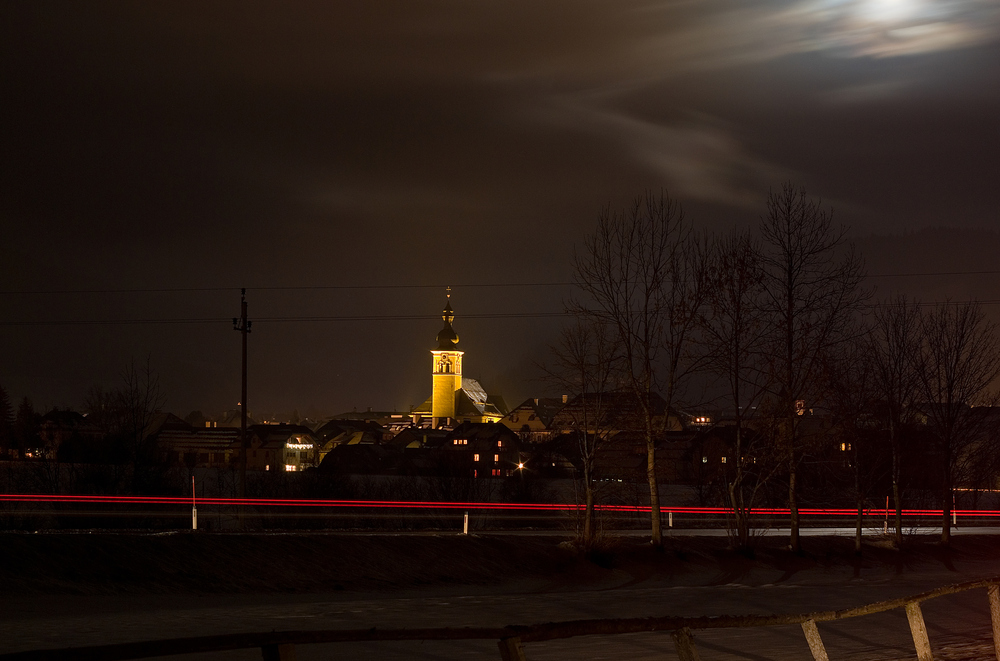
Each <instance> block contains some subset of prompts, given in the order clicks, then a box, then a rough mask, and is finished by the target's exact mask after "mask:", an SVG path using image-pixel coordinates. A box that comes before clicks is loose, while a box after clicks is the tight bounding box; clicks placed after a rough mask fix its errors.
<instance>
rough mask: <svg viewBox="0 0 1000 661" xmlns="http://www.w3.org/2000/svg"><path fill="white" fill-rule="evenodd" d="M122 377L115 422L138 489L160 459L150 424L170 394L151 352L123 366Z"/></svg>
mask: <svg viewBox="0 0 1000 661" xmlns="http://www.w3.org/2000/svg"><path fill="white" fill-rule="evenodd" d="M121 379H122V384H121V386H120V387H119V388H118V389H116V390H115V391H114V393H113V395H112V397H113V405H112V407H113V411H114V420H115V421H114V423H113V424H114V427H115V430H116V432H117V435H118V437H119V438H120V439H121V441H122V444H123V446H124V447H123V449H124V450H125V452H126V453H127V456H128V461H129V463H130V464H131V465H132V491H133V492H134V493H138V492H140V491H142V490H143V488H144V487H145V486H146V485H147V483H148V482H149V477H150V475H149V474H148V473H149V470H150V469H151V468H152V466H153V464H155V462H156V457H155V456H154V451H155V448H154V447H152V446H151V444H150V442H149V427H150V424H151V423H152V422H153V418H154V417H155V416H156V414H157V413H159V411H160V409H161V408H162V407H163V404H164V402H165V401H166V397H165V395H164V394H163V391H162V390H161V388H160V378H159V375H158V374H157V373H156V372H155V371H154V370H153V368H152V365H151V362H150V359H149V357H148V356H147V358H146V363H145V365H142V366H139V365H137V364H136V362H135V360H134V359H133V360H130V361H129V363H128V364H127V365H126V366H125V367H124V368H123V369H122V373H121Z"/></svg>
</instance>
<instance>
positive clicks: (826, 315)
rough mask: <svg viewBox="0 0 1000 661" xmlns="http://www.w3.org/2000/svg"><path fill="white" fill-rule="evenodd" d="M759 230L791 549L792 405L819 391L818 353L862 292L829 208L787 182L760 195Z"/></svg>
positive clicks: (859, 265)
mask: <svg viewBox="0 0 1000 661" xmlns="http://www.w3.org/2000/svg"><path fill="white" fill-rule="evenodd" d="M759 231H760V236H761V241H762V253H761V259H762V264H763V273H764V277H763V283H764V291H765V306H766V309H767V312H768V316H769V317H770V323H771V328H772V334H771V337H770V355H771V356H772V357H773V362H772V365H771V376H772V383H773V384H774V388H773V395H774V396H775V398H776V399H777V403H778V406H779V409H780V411H781V414H780V417H781V419H782V420H783V421H784V422H783V429H782V433H781V439H782V444H783V448H784V451H785V455H786V460H787V472H788V507H789V510H791V515H790V529H791V533H790V537H789V547H790V548H791V549H792V550H793V551H795V552H799V551H800V550H801V544H800V542H799V506H798V484H797V479H798V464H799V461H800V459H801V456H802V448H801V447H800V443H801V441H802V438H801V436H800V434H799V432H798V415H797V407H796V402H798V401H815V400H816V399H817V398H818V397H819V396H820V394H821V388H820V385H821V379H819V378H818V377H819V375H820V372H821V359H822V356H823V354H824V352H826V351H828V350H829V349H830V348H831V347H833V346H835V345H837V344H838V343H840V342H843V341H844V339H845V337H846V336H847V333H846V331H847V329H848V328H849V322H850V320H851V318H852V317H853V315H854V314H855V312H856V311H857V309H858V307H859V305H860V303H861V302H863V301H864V299H865V298H866V297H867V292H865V291H864V290H863V289H862V288H861V280H862V278H863V277H864V263H863V260H862V259H861V257H860V256H859V255H858V254H857V253H856V252H855V251H854V250H853V247H851V246H847V245H846V243H845V239H844V237H845V234H846V232H847V230H846V228H843V227H840V228H838V227H835V226H834V224H833V215H832V213H831V212H829V211H826V210H824V209H823V208H822V207H821V206H820V203H819V202H817V201H813V200H810V199H809V198H808V197H806V193H805V190H803V189H801V188H797V187H795V186H792V185H791V184H785V185H784V186H783V187H782V188H781V190H778V191H772V192H771V193H770V194H769V195H768V199H767V213H766V214H765V215H764V216H763V217H762V218H761V222H760V228H759Z"/></svg>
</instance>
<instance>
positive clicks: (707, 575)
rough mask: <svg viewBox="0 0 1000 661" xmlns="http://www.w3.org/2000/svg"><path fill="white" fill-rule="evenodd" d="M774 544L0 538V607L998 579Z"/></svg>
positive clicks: (880, 546) (964, 563) (869, 549)
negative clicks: (13, 599) (119, 600)
mask: <svg viewBox="0 0 1000 661" xmlns="http://www.w3.org/2000/svg"><path fill="white" fill-rule="evenodd" d="M786 544H787V541H786V540H785V539H784V538H778V537H768V538H761V539H759V540H758V541H757V547H756V549H755V551H754V552H753V553H752V554H741V553H736V552H734V551H732V550H730V549H729V548H728V546H727V545H728V542H727V540H726V539H725V538H722V537H683V538H676V539H667V540H666V543H665V548H664V550H662V551H655V550H653V549H652V548H650V546H649V544H648V543H647V542H646V541H645V540H643V539H640V538H621V539H611V540H604V541H603V542H602V543H600V544H599V545H598V547H597V548H596V550H594V551H592V552H591V553H589V554H582V553H579V552H578V551H577V550H576V549H575V547H573V546H572V545H571V544H570V543H569V542H568V541H566V540H564V539H560V538H556V537H532V536H517V535H507V536H505V535H487V536H478V535H469V536H463V535H455V534H450V533H443V534H438V535H434V534H398V535H396V534H364V535H352V534H344V533H331V534H323V533H312V534H310V533H290V534H282V533H271V534H235V533H226V534H211V533H210V534H205V533H190V532H181V533H172V534H170V533H167V534H164V533H154V534H144V533H141V532H139V533H126V534H121V533H100V532H90V533H88V532H80V533H8V534H3V533H0V595H19V594H20V595H28V594H53V595H55V594H65V595H100V594H104V595H114V594H126V593H132V594H142V593H147V594H169V593H180V594H183V593H197V594H232V593H237V594H238V593H298V594H302V593H321V592H332V591H355V592H371V591H375V592H380V591H398V590H421V589H425V588H446V587H448V586H452V587H455V588H458V587H459V586H470V587H472V586H492V587H494V588H500V587H503V586H505V585H506V586H516V585H519V584H523V583H525V582H531V581H539V580H540V581H542V582H544V583H546V584H548V585H549V586H550V587H551V588H557V587H562V588H565V589H574V588H577V589H586V588H587V587H597V586H601V585H603V584H605V583H607V582H608V581H612V582H614V583H618V582H620V581H622V580H626V581H627V582H639V581H655V582H659V583H667V584H675V585H721V584H728V583H734V582H749V584H754V583H759V582H760V581H766V582H768V583H780V582H785V581H788V580H791V579H793V578H795V577H796V576H798V575H800V574H801V576H800V578H802V579H804V580H810V579H816V578H818V577H821V576H823V575H836V576H839V577H843V578H863V577H873V576H876V575H879V576H891V575H897V576H906V575H920V574H928V573H933V574H940V575H942V576H944V577H947V575H948V574H954V575H955V577H956V579H958V578H964V577H966V576H968V575H972V574H980V573H982V572H991V571H993V570H994V569H995V570H996V571H997V572H1000V536H974V535H967V536H961V537H955V538H953V540H952V545H951V547H950V548H943V547H941V546H940V544H939V543H938V542H937V540H936V538H935V537H934V536H922V537H911V538H909V539H908V541H907V543H906V545H905V547H904V548H903V549H902V550H895V549H893V548H891V547H890V545H889V544H888V543H887V542H885V541H884V540H881V539H878V538H873V539H868V540H866V543H865V546H864V550H863V552H862V555H861V556H860V557H858V556H857V555H855V553H854V547H853V540H852V539H849V538H845V537H810V538H804V542H803V546H804V552H803V553H802V554H798V555H797V554H793V553H791V552H789V551H788V550H787V548H786Z"/></svg>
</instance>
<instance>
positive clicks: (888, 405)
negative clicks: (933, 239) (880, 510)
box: [862, 296, 921, 548]
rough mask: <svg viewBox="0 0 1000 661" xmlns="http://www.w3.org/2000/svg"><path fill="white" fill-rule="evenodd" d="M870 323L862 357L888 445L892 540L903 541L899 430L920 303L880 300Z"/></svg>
mask: <svg viewBox="0 0 1000 661" xmlns="http://www.w3.org/2000/svg"><path fill="white" fill-rule="evenodd" d="M873 313H874V314H873V319H874V323H873V324H872V327H871V333H870V335H869V340H868V342H867V346H866V351H865V355H864V357H863V358H862V359H863V360H865V361H866V362H868V363H869V364H870V365H871V367H872V370H873V374H872V376H873V379H874V387H875V392H876V397H877V398H878V399H879V400H881V401H882V403H883V412H884V420H883V424H884V426H885V429H886V431H887V433H888V436H889V446H890V447H891V449H892V502H893V507H894V508H895V517H894V518H895V533H894V535H895V543H896V547H897V548H898V547H900V546H901V545H902V543H903V498H902V492H901V487H900V482H901V473H902V465H903V445H902V442H901V441H902V434H903V431H904V429H905V428H906V426H907V424H908V423H910V422H912V421H913V420H912V414H913V404H914V400H915V397H916V395H917V388H918V384H919V369H918V368H919V357H920V346H921V342H920V340H921V315H920V306H919V304H917V303H916V302H914V301H911V300H909V299H907V298H906V297H905V296H897V297H895V298H893V299H891V300H887V301H883V302H881V303H879V304H878V305H876V306H875V308H874V310H873Z"/></svg>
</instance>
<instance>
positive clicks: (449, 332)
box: [437, 287, 458, 349]
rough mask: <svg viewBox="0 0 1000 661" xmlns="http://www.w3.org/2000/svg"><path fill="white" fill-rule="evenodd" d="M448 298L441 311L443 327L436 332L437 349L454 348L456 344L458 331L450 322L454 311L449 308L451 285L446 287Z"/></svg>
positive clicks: (453, 318) (453, 317)
mask: <svg viewBox="0 0 1000 661" xmlns="http://www.w3.org/2000/svg"><path fill="white" fill-rule="evenodd" d="M447 291H448V299H447V301H446V302H445V304H444V310H442V311H441V319H443V320H444V328H442V329H441V332H439V333H438V334H437V342H438V349H455V347H456V346H457V345H458V333H456V332H455V329H453V328H452V327H451V322H453V321H454V320H455V311H454V310H452V309H451V287H448V290H447Z"/></svg>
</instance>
